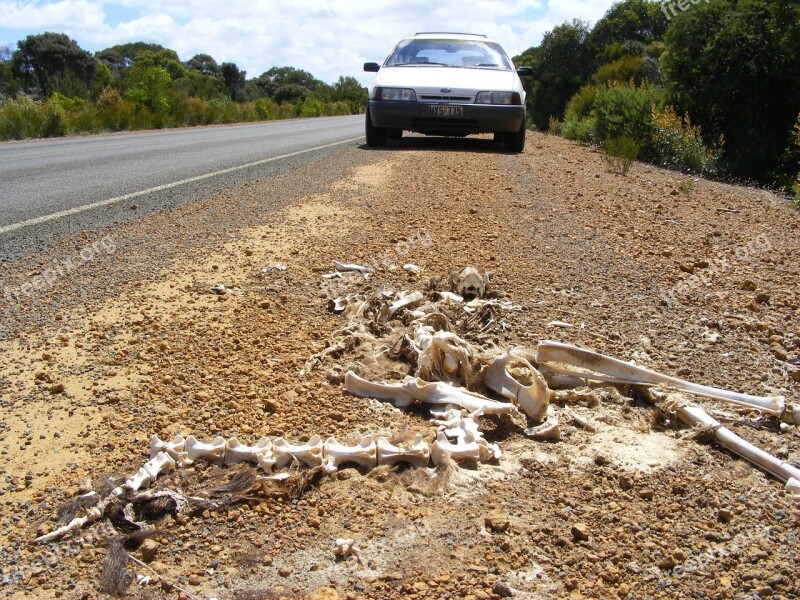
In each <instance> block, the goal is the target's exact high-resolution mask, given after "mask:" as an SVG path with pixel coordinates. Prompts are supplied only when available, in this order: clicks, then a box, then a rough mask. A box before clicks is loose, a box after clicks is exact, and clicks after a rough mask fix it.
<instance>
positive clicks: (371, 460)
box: [324, 436, 377, 469]
mask: <svg viewBox="0 0 800 600" xmlns="http://www.w3.org/2000/svg"><path fill="white" fill-rule="evenodd" d="M324 452H325V460H326V461H327V462H328V464H329V465H330V466H332V467H334V468H335V469H338V468H339V467H341V466H342V465H343V464H346V463H355V464H357V465H359V466H360V467H364V468H365V469H374V468H375V465H376V464H377V446H376V444H375V441H374V440H373V439H372V438H371V437H369V436H365V437H364V438H362V440H361V442H359V443H358V444H357V445H356V446H345V445H343V444H340V443H339V442H338V441H336V439H335V438H332V437H330V438H328V439H327V440H325V447H324Z"/></svg>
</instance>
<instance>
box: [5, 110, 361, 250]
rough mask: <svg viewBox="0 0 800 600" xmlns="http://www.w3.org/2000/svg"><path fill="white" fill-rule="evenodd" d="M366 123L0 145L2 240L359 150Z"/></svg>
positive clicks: (326, 121) (341, 120) (343, 120)
mask: <svg viewBox="0 0 800 600" xmlns="http://www.w3.org/2000/svg"><path fill="white" fill-rule="evenodd" d="M363 123H364V118H363V117H361V116H353V117H324V118H316V119H297V120H291V121H281V122H274V123H258V124H246V125H234V126H227V127H205V128H193V129H180V130H171V131H163V132H146V133H132V134H121V135H103V136H92V137H84V138H68V139H55V140H44V141H35V142H25V143H11V144H0V237H3V236H5V237H8V236H13V237H15V238H18V239H19V238H20V237H21V236H24V235H25V232H26V231H32V230H33V229H36V228H37V227H39V226H42V225H44V224H47V225H49V227H51V228H52V226H53V224H54V223H55V222H57V221H59V220H62V219H67V220H70V219H71V220H73V221H74V220H75V218H76V215H80V220H81V221H82V222H83V224H84V226H86V225H89V226H95V227H97V226H102V225H103V223H98V222H95V219H93V218H92V215H91V214H92V213H93V212H102V211H100V209H102V208H104V207H107V206H111V205H113V204H118V203H122V202H124V203H126V204H130V202H131V201H132V200H134V199H139V201H140V202H141V201H143V200H146V198H147V197H148V196H152V195H155V194H158V193H159V192H163V191H164V190H172V189H176V188H180V187H185V186H189V185H190V184H196V183H197V182H198V181H199V182H206V183H208V182H211V181H213V180H214V179H219V178H224V177H225V176H229V175H230V173H233V172H238V171H240V170H244V169H248V168H254V167H260V166H262V165H266V164H270V163H279V162H280V161H282V160H284V159H285V160H290V159H291V158H292V157H293V156H297V153H304V154H305V153H310V152H313V151H315V150H318V151H324V150H325V148H323V147H328V148H331V147H332V146H331V145H333V144H337V143H341V142H344V141H352V142H354V143H355V141H356V140H357V139H358V138H360V136H361V135H362V134H363ZM287 155H289V156H287ZM165 208H166V206H165Z"/></svg>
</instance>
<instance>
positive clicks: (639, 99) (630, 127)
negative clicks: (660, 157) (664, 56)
mask: <svg viewBox="0 0 800 600" xmlns="http://www.w3.org/2000/svg"><path fill="white" fill-rule="evenodd" d="M664 94H665V92H664V90H663V89H662V88H657V87H655V86H653V85H651V84H649V83H644V84H642V85H641V86H638V87H637V86H636V85H634V84H633V83H625V84H617V83H611V84H609V85H608V86H607V87H600V88H597V93H596V95H595V102H594V115H595V119H596V123H595V136H596V139H597V140H602V141H605V140H608V139H617V138H621V137H629V138H631V139H632V140H634V141H635V142H636V143H637V144H638V145H639V147H640V149H641V151H642V154H643V158H645V159H646V160H651V159H652V158H653V156H654V152H653V149H652V146H651V139H652V134H651V132H652V127H653V125H652V117H653V114H654V109H661V108H662V107H663V106H664V103H665V99H664V98H665V96H664Z"/></svg>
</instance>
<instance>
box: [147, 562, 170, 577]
mask: <svg viewBox="0 0 800 600" xmlns="http://www.w3.org/2000/svg"><path fill="white" fill-rule="evenodd" d="M150 568H151V569H153V571H155V572H156V573H158V574H159V575H163V574H164V573H166V572H167V569H168V567H167V565H165V564H164V563H163V562H161V561H158V560H154V561H153V562H151V563H150Z"/></svg>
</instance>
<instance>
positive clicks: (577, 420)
mask: <svg viewBox="0 0 800 600" xmlns="http://www.w3.org/2000/svg"><path fill="white" fill-rule="evenodd" d="M561 412H563V413H564V415H565V416H566V417H567V419H569V420H570V421H571V422H572V423H574V424H575V425H577V426H578V427H580V428H582V429H585V430H586V431H588V432H590V433H595V432H596V431H597V427H595V426H594V425H592V424H591V423H590V422H589V419H586V418H584V417H582V416H581V415H579V414H578V413H576V412H575V411H573V410H572V409H571V408H570V407H569V406H562V407H561Z"/></svg>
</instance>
